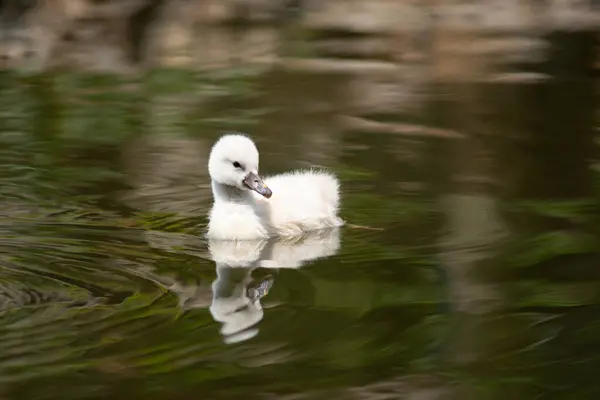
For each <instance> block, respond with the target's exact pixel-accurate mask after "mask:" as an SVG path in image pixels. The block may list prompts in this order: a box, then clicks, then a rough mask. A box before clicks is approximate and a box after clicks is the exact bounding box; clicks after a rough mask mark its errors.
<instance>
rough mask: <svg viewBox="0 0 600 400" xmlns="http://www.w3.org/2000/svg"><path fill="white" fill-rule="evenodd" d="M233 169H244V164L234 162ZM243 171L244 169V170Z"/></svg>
mask: <svg viewBox="0 0 600 400" xmlns="http://www.w3.org/2000/svg"><path fill="white" fill-rule="evenodd" d="M233 167H234V168H242V164H240V163H239V162H237V161H234V162H233ZM242 169H243V168H242Z"/></svg>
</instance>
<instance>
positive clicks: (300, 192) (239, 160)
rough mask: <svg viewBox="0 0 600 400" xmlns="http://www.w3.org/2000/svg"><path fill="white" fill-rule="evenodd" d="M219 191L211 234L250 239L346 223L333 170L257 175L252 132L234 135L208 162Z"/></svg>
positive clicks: (221, 143) (224, 140) (216, 148)
mask: <svg viewBox="0 0 600 400" xmlns="http://www.w3.org/2000/svg"><path fill="white" fill-rule="evenodd" d="M208 170H209V173H210V177H211V179H212V190H213V196H214V204H213V208H212V210H211V211H210V216H209V218H210V222H209V224H208V233H207V236H208V237H209V238H211V239H225V240H236V239H237V240H248V239H261V238H268V237H274V236H295V235H301V234H303V233H305V232H309V231H313V230H317V229H324V228H330V227H335V226H341V225H343V221H342V220H341V219H340V218H339V217H338V216H337V211H338V207H339V183H338V181H337V179H336V178H335V177H334V176H333V175H331V174H328V173H325V172H317V171H297V172H291V173H285V174H281V175H276V176H273V177H268V178H265V179H264V181H263V180H262V179H261V178H260V177H259V175H258V150H257V149H256V146H255V145H254V143H253V142H252V140H250V139H249V138H248V137H246V136H243V135H239V134H229V135H225V136H223V137H221V138H220V139H219V141H217V143H215V145H214V146H213V148H212V151H211V153H210V158H209V161H208Z"/></svg>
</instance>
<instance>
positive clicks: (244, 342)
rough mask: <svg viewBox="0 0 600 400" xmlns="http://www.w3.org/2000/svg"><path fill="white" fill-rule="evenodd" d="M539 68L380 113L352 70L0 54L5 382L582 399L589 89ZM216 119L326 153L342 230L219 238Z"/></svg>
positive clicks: (0, 302) (296, 154) (594, 357)
mask: <svg viewBox="0 0 600 400" xmlns="http://www.w3.org/2000/svg"><path fill="white" fill-rule="evenodd" d="M545 65H546V67H547V69H548V70H547V71H546V72H547V73H549V74H550V75H549V76H550V77H551V79H549V80H543V81H540V82H534V83H522V82H507V81H502V80H500V81H488V82H486V81H481V82H480V81H476V82H474V81H466V82H462V83H458V82H457V83H446V84H443V85H442V84H436V85H433V84H432V85H426V86H424V87H419V88H418V90H415V91H413V92H410V93H406V95H405V100H406V102H405V103H403V104H404V105H403V108H402V111H401V112H399V113H395V114H385V113H381V112H375V111H368V112H367V111H365V112H359V113H358V114H359V115H358V117H361V118H362V117H365V118H367V121H368V120H370V121H379V122H380V123H388V124H392V125H385V127H384V128H381V126H380V125H377V126H373V125H371V126H369V127H367V128H365V127H364V124H363V123H364V120H361V119H357V115H356V113H355V114H354V116H353V117H348V115H350V114H352V112H354V111H356V110H354V111H352V112H351V109H352V105H350V104H348V97H347V96H348V93H347V89H348V84H349V82H350V81H351V79H352V78H350V77H348V76H345V75H344V74H337V73H336V74H320V73H315V72H309V73H302V72H284V71H275V72H270V73H265V72H264V71H254V70H232V71H225V72H221V73H219V74H214V73H192V72H189V71H172V70H157V71H154V72H152V73H149V74H147V75H144V76H141V77H140V76H135V77H134V76H116V75H89V74H78V73H52V74H50V73H48V74H42V75H36V76H20V75H15V74H10V73H4V74H3V75H2V76H1V77H0V102H1V103H2V104H1V105H0V113H1V116H0V142H1V144H0V165H1V168H0V174H1V175H0V195H1V197H2V212H1V219H0V260H1V261H0V398H1V399H55V398H60V399H105V398H114V399H121V398H122V399H138V398H140V399H141V398H143V399H184V398H203V399H205V398H206V399H230V398H244V399H254V398H256V399H275V398H278V399H279V398H281V399H305V398H307V399H308V398H310V399H320V398H332V397H333V398H351V399H354V398H357V399H359V398H360V399H362V398H365V399H366V398H369V399H398V398H408V396H409V395H410V396H414V397H410V398H428V399H429V398H431V399H441V398H444V399H446V398H460V399H467V398H469V399H488V398H506V397H510V398H527V399H531V398H544V399H554V398H557V399H558V398H560V399H563V398H573V399H583V398H585V399H590V398H594V397H596V396H597V395H598V394H599V393H600V384H599V383H598V380H597V378H596V373H595V371H597V368H598V367H599V366H600V365H599V364H600V339H598V338H599V337H600V319H599V318H598V310H599V308H600V270H599V269H598V263H599V261H600V256H599V254H598V251H599V250H600V248H599V243H600V241H599V239H600V236H599V233H600V232H599V231H598V211H599V207H598V204H599V202H598V200H599V199H598V196H597V193H598V191H597V189H598V186H599V183H600V176H599V175H598V163H597V156H596V147H595V141H596V140H597V134H598V126H599V125H598V124H599V122H598V113H599V111H600V110H599V109H598V102H597V95H596V88H597V86H598V82H597V79H596V80H595V78H593V77H591V76H590V75H587V72H585V71H584V72H582V71H580V70H578V69H577V68H576V67H573V66H569V65H567V66H565V65H559V66H552V64H551V63H549V64H545ZM340 116H341V117H340ZM390 126H392V128H390ZM224 130H241V131H244V132H248V133H249V134H251V135H252V137H253V138H254V139H255V140H256V142H257V144H258V147H259V149H260V151H261V172H263V173H277V172H281V171H285V170H288V169H292V168H303V167H308V166H322V167H325V168H327V169H329V170H331V171H333V172H335V173H336V174H337V175H338V176H339V177H340V179H341V181H342V187H343V189H342V191H343V193H342V199H343V204H342V216H343V218H344V219H345V220H346V221H348V225H347V226H345V227H344V228H342V229H341V230H339V231H330V232H318V233H315V234H313V235H308V236H307V237H304V238H300V239H298V240H297V241H269V242H260V243H252V244H245V245H235V244H223V243H221V244H219V243H208V242H207V241H206V240H205V239H204V238H203V236H202V233H203V229H204V227H205V225H206V213H207V211H208V210H209V207H210V204H211V193H210V188H209V181H208V177H207V171H206V163H207V157H208V152H209V150H210V147H211V145H212V143H213V142H214V140H215V139H216V138H217V137H218V136H219V135H220V133H221V132H222V131H224Z"/></svg>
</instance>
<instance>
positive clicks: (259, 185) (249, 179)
mask: <svg viewBox="0 0 600 400" xmlns="http://www.w3.org/2000/svg"><path fill="white" fill-rule="evenodd" d="M242 183H243V184H244V186H246V187H247V188H248V189H250V190H254V191H255V192H256V193H258V194H260V195H263V196H265V197H266V198H267V199H268V198H270V197H271V195H272V194H273V192H271V189H269V188H268V187H267V185H265V183H264V182H263V180H262V179H260V176H258V175H256V174H255V173H254V172H250V173H249V174H248V176H246V177H245V178H244V180H243V181H242Z"/></svg>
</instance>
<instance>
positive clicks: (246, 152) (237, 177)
mask: <svg viewBox="0 0 600 400" xmlns="http://www.w3.org/2000/svg"><path fill="white" fill-rule="evenodd" d="M208 172H209V174H210V178H211V179H212V180H213V181H214V182H217V183H220V184H222V185H227V186H231V187H236V188H238V189H240V190H254V191H255V192H257V193H259V194H261V195H263V196H264V197H266V198H269V197H271V195H272V192H271V189H269V188H268V187H267V185H265V183H264V182H263V180H262V179H261V178H260V176H259V175H258V150H257V149H256V146H255V145H254V142H252V140H250V138H248V137H246V136H244V135H240V134H228V135H225V136H222V137H221V138H220V139H219V140H218V141H217V143H215V145H214V146H213V148H212V150H211V152H210V158H209V159H208Z"/></svg>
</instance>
